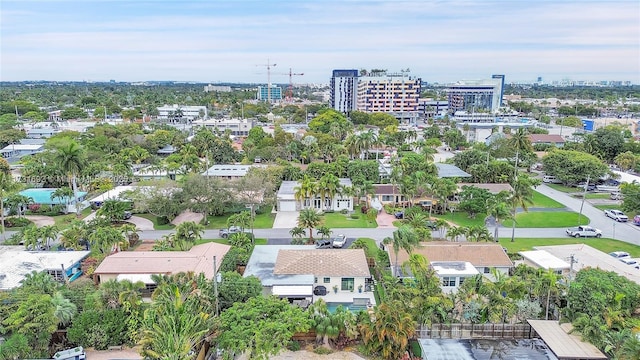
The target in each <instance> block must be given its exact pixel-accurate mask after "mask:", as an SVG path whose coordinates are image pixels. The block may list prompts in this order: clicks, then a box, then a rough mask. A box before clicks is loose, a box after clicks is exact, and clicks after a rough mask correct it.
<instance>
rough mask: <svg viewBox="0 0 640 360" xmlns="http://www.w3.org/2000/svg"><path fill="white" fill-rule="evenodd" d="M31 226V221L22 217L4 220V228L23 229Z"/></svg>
mask: <svg viewBox="0 0 640 360" xmlns="http://www.w3.org/2000/svg"><path fill="white" fill-rule="evenodd" d="M31 224H33V222H32V221H31V220H29V219H27V218H23V217H10V218H6V219H4V226H6V227H8V228H14V227H25V226H29V225H31Z"/></svg>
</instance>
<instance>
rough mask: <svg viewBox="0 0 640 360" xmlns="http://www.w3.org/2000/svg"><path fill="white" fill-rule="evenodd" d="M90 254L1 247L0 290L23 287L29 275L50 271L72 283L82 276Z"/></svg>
mask: <svg viewBox="0 0 640 360" xmlns="http://www.w3.org/2000/svg"><path fill="white" fill-rule="evenodd" d="M89 253H90V252H89V251H26V250H25V249H24V246H0V264H2V266H0V291H7V290H11V289H14V288H16V287H19V286H20V283H21V282H22V280H24V278H25V277H26V276H27V274H31V273H32V272H33V271H36V272H47V273H48V274H50V275H51V276H53V278H54V279H55V280H56V281H60V282H68V281H73V280H75V279H77V278H78V277H80V275H82V270H81V269H80V264H81V263H82V260H84V258H86V257H87V256H89Z"/></svg>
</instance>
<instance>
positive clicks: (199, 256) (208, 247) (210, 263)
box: [94, 242, 231, 295]
mask: <svg viewBox="0 0 640 360" xmlns="http://www.w3.org/2000/svg"><path fill="white" fill-rule="evenodd" d="M229 249H231V246H229V245H224V244H218V243H214V242H209V243H205V244H201V245H196V246H194V247H192V248H191V250H189V251H123V252H118V253H115V254H112V255H109V256H107V257H106V258H105V259H104V260H103V261H102V263H100V265H99V266H98V267H97V268H96V270H95V271H94V281H95V282H96V283H103V282H106V281H109V280H129V281H132V282H137V281H142V282H143V283H144V284H145V286H146V290H145V292H143V294H145V295H150V294H151V293H152V292H153V290H154V289H155V288H156V284H155V282H154V281H153V279H152V277H151V275H175V274H178V273H188V272H193V273H194V274H196V275H198V274H204V276H205V277H206V278H207V279H213V278H214V276H215V273H216V272H217V269H219V268H220V266H221V265H222V259H223V258H224V256H225V255H226V254H227V252H228V251H229ZM214 262H215V263H214ZM214 269H216V271H215V272H214Z"/></svg>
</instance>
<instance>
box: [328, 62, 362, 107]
mask: <svg viewBox="0 0 640 360" xmlns="http://www.w3.org/2000/svg"><path fill="white" fill-rule="evenodd" d="M330 101H331V107H332V108H333V109H334V110H336V111H340V112H343V113H345V114H346V113H349V112H351V111H353V110H356V106H357V101H358V70H333V74H332V76H331V93H330Z"/></svg>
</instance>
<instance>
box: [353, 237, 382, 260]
mask: <svg viewBox="0 0 640 360" xmlns="http://www.w3.org/2000/svg"><path fill="white" fill-rule="evenodd" d="M358 240H360V241H363V242H364V243H365V244H366V245H367V248H366V249H365V250H364V252H365V253H366V255H367V257H370V258H375V257H376V256H377V255H378V249H379V248H378V245H377V244H376V241H375V240H373V239H371V238H358V239H356V241H358Z"/></svg>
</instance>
